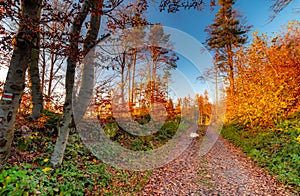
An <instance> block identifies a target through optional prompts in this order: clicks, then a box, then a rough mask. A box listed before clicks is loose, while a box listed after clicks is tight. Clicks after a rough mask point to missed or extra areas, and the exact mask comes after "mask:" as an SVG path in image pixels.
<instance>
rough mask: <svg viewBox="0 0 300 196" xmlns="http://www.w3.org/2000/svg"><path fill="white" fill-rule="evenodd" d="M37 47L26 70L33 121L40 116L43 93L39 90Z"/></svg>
mask: <svg viewBox="0 0 300 196" xmlns="http://www.w3.org/2000/svg"><path fill="white" fill-rule="evenodd" d="M39 54H40V52H39V46H37V47H35V48H33V49H32V51H31V60H30V64H29V69H28V75H29V84H30V88H31V97H32V104H33V108H32V113H31V117H32V118H33V119H38V118H39V117H40V116H41V112H42V110H43V93H42V90H41V80H40V73H39Z"/></svg>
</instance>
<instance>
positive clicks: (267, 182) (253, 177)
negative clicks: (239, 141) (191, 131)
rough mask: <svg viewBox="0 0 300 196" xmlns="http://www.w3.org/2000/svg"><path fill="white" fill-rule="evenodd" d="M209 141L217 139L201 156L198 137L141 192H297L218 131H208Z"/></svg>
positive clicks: (163, 193)
mask: <svg viewBox="0 0 300 196" xmlns="http://www.w3.org/2000/svg"><path fill="white" fill-rule="evenodd" d="M215 138H218V139H217V140H216V141H215ZM205 140H206V142H207V144H209V143H210V142H211V143H214V142H215V143H214V145H213V146H212V148H211V149H210V150H209V152H208V153H206V154H204V155H203V156H199V152H198V151H199V145H200V144H201V143H202V142H203V139H201V137H200V138H199V137H198V138H197V139H195V140H194V141H193V142H192V144H191V145H190V146H189V148H188V149H187V150H186V151H185V152H184V153H183V154H182V155H181V156H180V157H178V158H177V159H175V160H174V161H172V162H170V163H169V164H168V165H166V166H164V167H162V168H158V169H155V170H154V171H153V173H152V175H151V176H150V180H149V182H148V183H147V184H146V186H145V187H144V188H143V192H142V193H141V195H272V196H273V195H293V194H291V193H289V192H288V191H287V190H285V188H284V187H283V186H282V185H281V184H279V183H277V182H276V180H275V178H274V177H272V176H271V175H269V174H268V172H267V171H266V170H265V169H263V168H260V167H257V166H255V163H254V162H253V161H252V160H251V159H250V158H248V157H247V156H246V155H245V154H244V152H242V150H241V149H240V148H238V147H236V146H234V145H233V144H232V143H230V142H229V141H227V140H226V139H224V138H223V137H222V136H220V135H219V134H218V133H216V132H215V131H212V130H207V133H206V137H205Z"/></svg>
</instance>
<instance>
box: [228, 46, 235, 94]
mask: <svg viewBox="0 0 300 196" xmlns="http://www.w3.org/2000/svg"><path fill="white" fill-rule="evenodd" d="M227 54H228V75H229V90H230V92H229V94H230V96H233V95H234V92H235V87H234V65H233V52H232V48H231V46H228V49H227Z"/></svg>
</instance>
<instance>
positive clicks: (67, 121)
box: [51, 0, 103, 168]
mask: <svg viewBox="0 0 300 196" xmlns="http://www.w3.org/2000/svg"><path fill="white" fill-rule="evenodd" d="M96 2H97V3H96ZM100 4H103V1H102V0H101V1H91V2H90V1H85V3H84V5H83V7H82V10H81V11H80V12H79V14H78V16H77V17H76V18H75V20H74V21H75V22H74V24H73V27H72V39H71V47H70V51H71V53H70V54H69V56H68V60H67V73H66V74H67V75H66V84H65V85H66V97H65V103H64V115H63V121H62V122H63V124H62V125H61V126H60V127H59V136H58V139H57V141H56V144H55V147H54V152H53V154H52V156H51V164H52V166H53V167H54V168H55V167H58V166H59V165H61V163H62V160H63V155H64V152H65V148H66V145H67V141H68V137H69V128H70V127H71V125H72V122H73V121H74V117H73V106H72V105H73V104H72V101H73V95H74V93H73V88H74V81H75V69H76V63H77V58H78V55H79V53H78V37H79V33H80V30H81V27H82V24H83V22H84V21H85V19H86V17H87V15H88V13H89V8H90V6H92V9H93V12H94V14H92V16H91V19H90V29H89V30H88V32H87V36H86V38H85V40H84V48H83V53H84V55H86V54H87V53H88V52H89V51H90V50H91V49H92V48H93V47H94V46H95V43H96V40H97V36H98V32H99V28H100V20H101V15H100V14H98V13H99V10H98V9H99V8H100V7H99V5H100ZM74 35H75V36H74ZM79 103H81V102H79ZM79 115H83V114H79ZM76 118H77V119H75V120H78V119H80V116H77V117H76Z"/></svg>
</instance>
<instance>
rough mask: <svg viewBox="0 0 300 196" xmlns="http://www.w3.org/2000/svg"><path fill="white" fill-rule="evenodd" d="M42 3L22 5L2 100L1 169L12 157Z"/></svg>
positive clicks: (34, 0)
mask: <svg viewBox="0 0 300 196" xmlns="http://www.w3.org/2000/svg"><path fill="white" fill-rule="evenodd" d="M41 4H42V0H23V1H22V2H21V10H22V12H21V18H20V26H19V29H18V33H17V35H16V37H15V38H14V39H13V42H12V43H13V45H14V50H13V55H12V59H11V62H10V67H9V70H8V73H7V77H6V81H5V85H4V90H3V95H2V98H1V101H0V169H3V168H4V166H5V164H6V162H7V159H8V157H9V155H10V150H11V144H12V141H13V136H14V128H15V121H16V114H17V111H18V108H19V106H20V101H21V98H22V93H23V90H24V87H25V73H26V69H27V68H28V65H29V63H30V56H31V52H32V47H33V45H34V41H35V40H34V37H37V34H38V31H37V30H38V25H39V19H40V10H41Z"/></svg>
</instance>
